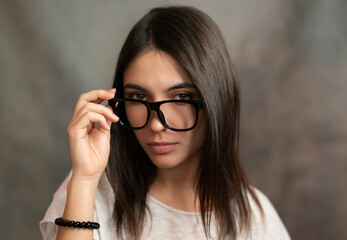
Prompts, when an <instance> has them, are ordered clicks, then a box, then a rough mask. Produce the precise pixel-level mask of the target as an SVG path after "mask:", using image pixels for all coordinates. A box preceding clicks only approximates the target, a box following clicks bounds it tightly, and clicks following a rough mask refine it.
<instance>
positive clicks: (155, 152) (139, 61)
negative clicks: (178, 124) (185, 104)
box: [123, 50, 207, 169]
mask: <svg viewBox="0 0 347 240" xmlns="http://www.w3.org/2000/svg"><path fill="white" fill-rule="evenodd" d="M123 84H124V86H123V87H124V97H126V98H133V99H138V100H145V101H149V102H157V101H163V100H171V99H173V100H175V99H185V100H187V99H192V100H199V99H201V98H200V97H199V93H198V90H197V89H196V88H195V86H194V84H193V82H192V81H191V80H190V79H189V77H188V76H187V74H186V72H185V70H184V69H183V68H182V67H181V66H180V65H179V64H178V63H177V62H176V61H175V59H174V58H172V57H171V56H170V55H168V54H167V53H165V52H163V51H160V50H150V51H148V52H145V53H144V54H141V55H139V56H138V57H137V58H135V60H134V61H133V62H132V63H131V64H130V65H129V66H128V68H127V69H126V71H125V73H124V83H123ZM175 114H176V113H175ZM164 115H165V113H164ZM176 115H177V120H178V119H179V118H180V116H178V115H179V113H178V114H176ZM205 115H206V114H205V112H204V109H203V108H202V109H201V110H200V112H199V119H198V123H197V125H196V127H195V128H193V129H192V130H190V131H185V132H176V131H172V130H169V129H167V128H166V127H165V126H164V125H163V124H162V122H161V121H160V120H159V118H158V115H157V113H156V112H155V111H151V116H150V119H149V122H148V124H147V125H146V127H144V128H143V129H140V130H134V132H135V135H136V137H137V140H138V141H139V143H140V145H141V146H142V148H143V149H144V150H145V152H146V153H147V155H148V156H149V158H150V159H151V161H152V162H153V163H154V164H155V165H156V166H157V167H158V168H160V169H170V168H175V167H178V166H182V165H185V164H188V163H195V164H198V162H199V160H200V157H201V148H202V146H203V143H204V142H205V136H206V132H207V129H206V128H207V123H206V117H205ZM171 118H173V117H172V116H171ZM173 119H176V118H173Z"/></svg>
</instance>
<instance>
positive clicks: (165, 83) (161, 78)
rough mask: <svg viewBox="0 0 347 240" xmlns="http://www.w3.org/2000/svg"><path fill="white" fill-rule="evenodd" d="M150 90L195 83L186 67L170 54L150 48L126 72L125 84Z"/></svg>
mask: <svg viewBox="0 0 347 240" xmlns="http://www.w3.org/2000/svg"><path fill="white" fill-rule="evenodd" d="M129 83H130V84H137V85H140V86H142V87H144V88H146V89H148V90H155V89H162V90H164V89H167V88H169V87H171V86H173V85H177V84H181V83H190V84H193V82H192V80H191V79H190V78H189V77H188V74H187V73H186V71H185V70H184V68H183V67H182V66H181V65H180V64H179V63H178V62H177V61H176V60H175V59H174V58H173V57H172V56H171V55H169V54H167V53H165V52H163V51H160V50H150V51H147V52H145V53H143V54H141V55H139V56H137V57H136V58H135V59H134V60H133V61H132V62H131V63H130V65H129V66H128V68H127V69H126V71H125V72H124V82H123V84H124V85H126V84H129Z"/></svg>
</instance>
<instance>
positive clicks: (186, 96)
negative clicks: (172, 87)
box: [173, 93, 192, 100]
mask: <svg viewBox="0 0 347 240" xmlns="http://www.w3.org/2000/svg"><path fill="white" fill-rule="evenodd" d="M173 99H174V100H191V99H192V96H191V95H190V94H189V93H178V94H176V95H175V96H174V98H173Z"/></svg>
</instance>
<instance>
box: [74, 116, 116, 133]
mask: <svg viewBox="0 0 347 240" xmlns="http://www.w3.org/2000/svg"><path fill="white" fill-rule="evenodd" d="M94 123H99V126H100V129H102V130H103V131H104V132H107V131H108V132H109V131H110V126H109V124H108V123H107V120H106V118H105V117H104V116H103V115H101V114H99V113H96V112H87V113H86V114H84V115H83V116H82V117H81V118H80V119H79V121H77V122H76V124H75V125H73V127H72V128H71V132H72V134H74V135H75V136H76V137H85V136H86V135H87V134H88V133H89V131H90V130H91V129H92V128H93V127H94ZM105 130H106V131H105Z"/></svg>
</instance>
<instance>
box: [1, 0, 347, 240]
mask: <svg viewBox="0 0 347 240" xmlns="http://www.w3.org/2000/svg"><path fill="white" fill-rule="evenodd" d="M167 4H183V5H192V6H195V7H198V8H200V9H201V10H203V11H205V12H206V13H207V14H209V15H210V16H211V17H212V18H213V19H214V20H215V21H216V22H217V24H218V25H219V26H220V28H221V30H222V32H223V34H224V36H225V39H226V42H227V45H228V48H229V51H230V55H231V57H232V59H233V62H234V64H235V66H236V70H237V72H238V76H239V81H240V86H241V99H242V103H241V104H242V109H241V112H242V116H241V137H240V138H241V139H240V147H241V159H242V162H243V164H244V167H245V168H246V171H247V172H248V174H249V178H250V179H251V181H252V183H253V185H255V186H256V187H258V188H259V189H261V190H262V191H263V192H264V193H265V194H266V195H267V196H268V197H269V198H270V200H271V201H272V203H273V204H274V206H275V208H276V209H277V211H278V213H279V215H280V217H281V218H282V220H283V222H284V223H285V225H286V227H287V229H288V231H289V233H290V235H291V237H292V239H296V240H304V239H305V240H310V239H315V240H323V239H324V240H325V239H346V236H347V230H346V223H347V188H346V183H347V174H346V173H347V112H346V110H347V94H346V91H347V28H346V22H347V17H346V16H347V15H346V12H347V1H344V0H329V1H328V0H306V1H301V0H291V1H289V0H287V1H284V0H262V1H259V0H243V1H236V0H222V1H209V0H200V1H197V0H188V1H158V0H150V1H149V0H147V1H134V0H130V1H129V0H127V1H125V0H122V1H121V0H118V1H111V0H104V1H93V0H80V1H78V0H74V1H70V0H60V1H53V0H50V1H46V0H32V1H25V0H0V81H1V82H0V110H1V115H0V116H1V117H0V142H1V144H0V153H1V155H0V158H1V161H0V216H1V217H0V239H9V240H12V239H16V240H18V239H40V238H41V235H40V232H39V227H38V226H39V225H38V223H39V221H40V220H41V219H42V218H43V216H44V213H45V211H46V209H47V207H48V206H49V204H50V201H51V200H52V196H53V193H54V192H55V190H56V189H57V188H58V186H59V184H60V183H61V181H62V180H63V179H64V178H65V176H66V175H67V173H68V172H69V170H70V168H71V163H70V155H69V144H68V135H67V131H66V128H67V126H68V124H69V122H70V120H71V117H72V113H73V109H74V107H75V103H76V101H77V99H78V97H79V95H80V94H82V93H84V92H87V91H90V90H93V89H99V88H110V87H111V85H112V78H113V74H114V69H115V64H116V61H117V57H118V53H119V50H120V48H121V46H122V43H123V42H124V40H125V37H126V35H127V34H128V32H129V30H130V28H131V27H132V26H133V25H134V24H135V22H136V21H137V20H138V19H139V18H140V17H141V16H142V15H144V14H145V13H146V12H147V11H148V10H149V9H150V8H152V7H154V6H162V5H167Z"/></svg>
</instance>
